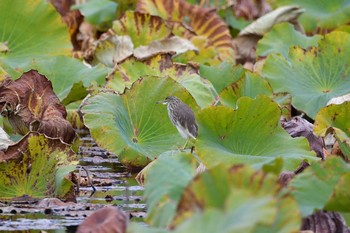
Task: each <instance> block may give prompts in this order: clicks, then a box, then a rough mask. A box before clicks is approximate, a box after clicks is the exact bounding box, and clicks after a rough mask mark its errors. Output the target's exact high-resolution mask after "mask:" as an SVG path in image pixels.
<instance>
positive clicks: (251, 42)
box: [232, 6, 304, 64]
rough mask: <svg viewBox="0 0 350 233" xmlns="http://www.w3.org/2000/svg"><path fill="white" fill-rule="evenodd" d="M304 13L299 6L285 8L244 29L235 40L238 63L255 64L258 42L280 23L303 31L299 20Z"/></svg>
mask: <svg viewBox="0 0 350 233" xmlns="http://www.w3.org/2000/svg"><path fill="white" fill-rule="evenodd" d="M303 12H304V10H303V9H302V8H300V7H299V6H283V7H279V8H277V9H276V10H274V11H272V12H270V13H268V14H266V15H264V16H262V17H260V18H259V19H257V20H256V21H254V22H253V23H251V24H249V25H248V26H247V27H246V28H244V29H243V30H242V31H241V32H240V33H239V34H238V36H237V37H236V38H235V39H234V40H233V42H232V44H233V47H234V50H235V55H236V56H235V58H236V62H237V63H239V64H245V63H246V62H253V63H254V62H255V58H256V52H255V50H256V45H257V43H258V41H259V40H260V39H261V38H262V37H263V36H264V34H265V33H267V32H269V31H270V30H271V28H272V27H273V26H274V25H275V24H278V23H282V22H290V23H292V24H294V25H295V27H296V29H297V30H299V31H303V29H302V28H301V26H300V25H299V23H298V21H297V19H298V17H299V16H300V15H301V14H302V13H303Z"/></svg>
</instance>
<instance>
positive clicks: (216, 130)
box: [196, 96, 316, 170]
mask: <svg viewBox="0 0 350 233" xmlns="http://www.w3.org/2000/svg"><path fill="white" fill-rule="evenodd" d="M237 106H238V107H237V110H234V109H232V108H229V107H224V106H219V107H210V108H206V109H203V110H201V111H200V112H199V113H198V117H197V121H198V125H199V132H198V133H199V135H198V138H197V141H196V152H197V153H198V156H199V157H200V159H201V161H202V162H203V163H204V164H205V165H206V167H208V168H210V167H213V166H215V165H217V164H220V163H231V164H237V163H245V164H253V165H255V166H257V167H261V166H262V165H263V164H266V163H271V162H272V161H273V160H275V159H276V158H277V157H282V158H283V159H284V168H285V169H289V170H295V169H296V168H297V167H298V165H299V164H300V162H301V161H302V160H304V159H307V160H309V161H310V162H312V161H314V160H316V157H315V154H314V153H313V152H310V148H309V145H308V142H307V141H306V139H305V138H291V137H290V136H289V135H288V134H287V132H285V131H284V130H283V129H282V127H281V126H280V123H279V119H280V116H281V110H280V109H279V107H278V104H277V103H275V102H273V101H272V100H271V99H270V98H268V97H266V96H258V97H257V98H256V99H251V98H248V97H241V98H240V99H239V100H238V103H237Z"/></svg>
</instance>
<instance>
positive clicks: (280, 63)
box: [263, 32, 350, 118]
mask: <svg viewBox="0 0 350 233" xmlns="http://www.w3.org/2000/svg"><path fill="white" fill-rule="evenodd" d="M349 43H350V35H349V34H348V33H344V32H332V33H330V34H328V35H326V36H325V37H324V38H323V39H322V40H320V41H319V42H318V44H319V46H318V47H312V48H310V49H309V50H306V51H305V50H304V49H302V48H298V47H295V48H292V49H291V50H290V52H289V61H288V60H286V59H285V58H284V57H283V56H281V55H277V54H271V55H270V56H268V58H267V59H266V61H265V64H264V67H263V75H264V77H266V78H267V80H268V81H269V83H270V84H271V86H272V88H273V90H274V92H289V93H290V94H291V95H292V104H293V106H294V107H295V108H297V109H299V110H301V111H304V112H305V113H306V114H307V115H308V116H310V117H311V118H315V116H316V114H317V112H318V111H319V110H320V109H321V108H322V107H324V106H326V104H327V102H328V101H329V100H330V99H332V98H333V97H337V96H342V95H344V94H347V93H349V92H350V75H349V71H350V66H349V64H350V57H349V56H348V54H349V53H350V46H349Z"/></svg>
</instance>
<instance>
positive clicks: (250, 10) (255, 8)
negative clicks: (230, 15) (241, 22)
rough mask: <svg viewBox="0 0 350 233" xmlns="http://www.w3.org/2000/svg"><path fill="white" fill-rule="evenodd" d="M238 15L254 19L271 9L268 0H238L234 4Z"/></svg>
mask: <svg viewBox="0 0 350 233" xmlns="http://www.w3.org/2000/svg"><path fill="white" fill-rule="evenodd" d="M232 10H233V11H234V12H235V15H236V17H239V18H244V19H246V20H254V19H257V18H259V17H260V16H263V15H265V14H266V13H268V12H269V11H271V6H270V5H269V3H267V2H266V0H237V1H235V4H233V6H232Z"/></svg>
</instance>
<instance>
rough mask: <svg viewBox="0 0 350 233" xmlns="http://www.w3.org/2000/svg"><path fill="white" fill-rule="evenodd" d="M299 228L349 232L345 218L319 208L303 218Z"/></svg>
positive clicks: (314, 230) (313, 230)
mask: <svg viewBox="0 0 350 233" xmlns="http://www.w3.org/2000/svg"><path fill="white" fill-rule="evenodd" d="M301 230H311V232H316V233H319V232H320V233H321V232H339V233H350V228H349V227H347V225H346V221H345V219H344V218H343V217H342V216H341V215H340V214H339V213H337V212H333V211H323V210H319V211H317V212H316V213H314V214H312V215H309V216H307V217H306V218H304V219H303V224H302V226H301Z"/></svg>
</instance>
